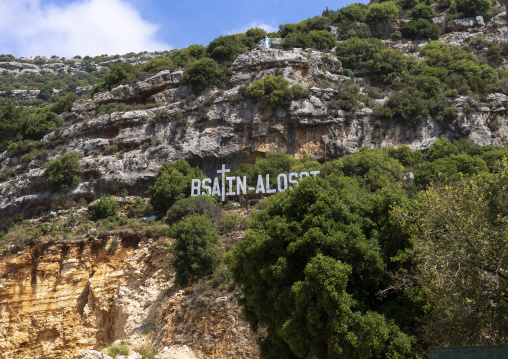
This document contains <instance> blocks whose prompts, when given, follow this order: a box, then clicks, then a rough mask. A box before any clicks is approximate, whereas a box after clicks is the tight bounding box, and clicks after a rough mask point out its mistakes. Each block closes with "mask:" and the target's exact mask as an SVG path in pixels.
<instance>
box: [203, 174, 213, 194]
mask: <svg viewBox="0 0 508 359" xmlns="http://www.w3.org/2000/svg"><path fill="white" fill-rule="evenodd" d="M207 183H208V186H207V185H206V184H207ZM210 184H212V180H211V179H210V178H205V179H204V180H203V182H202V185H203V187H202V188H203V189H204V190H205V191H206V192H201V194H202V195H203V196H205V195H206V196H211V195H212V187H210Z"/></svg>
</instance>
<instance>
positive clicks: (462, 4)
mask: <svg viewBox="0 0 508 359" xmlns="http://www.w3.org/2000/svg"><path fill="white" fill-rule="evenodd" d="M455 3H456V4H457V11H458V12H461V13H463V14H464V16H478V15H486V14H487V12H488V11H489V9H490V0H455Z"/></svg>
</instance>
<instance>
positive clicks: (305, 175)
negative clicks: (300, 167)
mask: <svg viewBox="0 0 508 359" xmlns="http://www.w3.org/2000/svg"><path fill="white" fill-rule="evenodd" d="M303 177H309V172H300V179H302V178H303Z"/></svg>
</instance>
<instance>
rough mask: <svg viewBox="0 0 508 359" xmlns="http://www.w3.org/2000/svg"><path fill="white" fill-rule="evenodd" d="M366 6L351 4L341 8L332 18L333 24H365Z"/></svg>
mask: <svg viewBox="0 0 508 359" xmlns="http://www.w3.org/2000/svg"><path fill="white" fill-rule="evenodd" d="M366 14H367V5H365V4H362V3H356V4H351V5H348V6H346V7H343V8H342V9H340V10H339V11H337V13H336V14H335V15H334V17H333V21H334V22H335V23H342V22H365V16H366Z"/></svg>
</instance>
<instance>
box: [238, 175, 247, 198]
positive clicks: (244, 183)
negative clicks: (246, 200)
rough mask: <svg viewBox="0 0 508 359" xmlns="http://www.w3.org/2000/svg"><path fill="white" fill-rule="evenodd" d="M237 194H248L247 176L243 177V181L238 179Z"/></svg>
mask: <svg viewBox="0 0 508 359" xmlns="http://www.w3.org/2000/svg"><path fill="white" fill-rule="evenodd" d="M240 190H241V192H240ZM236 193H238V194H239V195H240V194H242V193H243V194H247V176H243V181H242V180H240V177H236Z"/></svg>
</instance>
